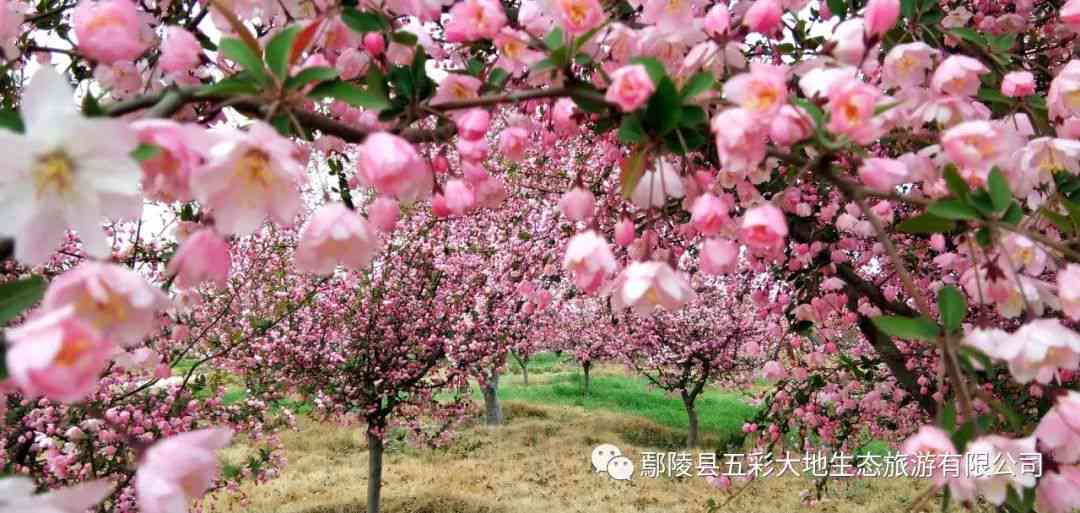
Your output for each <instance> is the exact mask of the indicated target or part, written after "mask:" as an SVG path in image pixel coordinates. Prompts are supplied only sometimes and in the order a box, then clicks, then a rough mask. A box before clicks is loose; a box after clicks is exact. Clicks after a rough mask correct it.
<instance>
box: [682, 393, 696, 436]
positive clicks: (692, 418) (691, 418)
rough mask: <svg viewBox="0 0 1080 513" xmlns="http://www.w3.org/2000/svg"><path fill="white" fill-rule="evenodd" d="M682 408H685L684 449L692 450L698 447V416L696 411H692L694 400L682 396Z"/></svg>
mask: <svg viewBox="0 0 1080 513" xmlns="http://www.w3.org/2000/svg"><path fill="white" fill-rule="evenodd" d="M683 406H686V419H687V421H688V422H687V426H686V448H687V449H693V448H695V447H697V446H698V445H700V440H698V416H697V410H695V409H694V399H693V398H691V397H687V396H683Z"/></svg>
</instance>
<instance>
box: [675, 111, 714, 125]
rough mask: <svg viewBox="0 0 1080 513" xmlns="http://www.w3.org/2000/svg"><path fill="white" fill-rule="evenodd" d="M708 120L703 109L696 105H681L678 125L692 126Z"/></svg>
mask: <svg viewBox="0 0 1080 513" xmlns="http://www.w3.org/2000/svg"><path fill="white" fill-rule="evenodd" d="M708 122H709V118H708V116H707V115H706V114H705V109H703V108H701V107H698V106H697V105H683V108H682V116H680V118H679V126H684V127H686V128H693V127H696V126H698V125H703V124H705V123H708Z"/></svg>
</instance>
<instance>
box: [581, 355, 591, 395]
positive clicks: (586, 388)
mask: <svg viewBox="0 0 1080 513" xmlns="http://www.w3.org/2000/svg"><path fill="white" fill-rule="evenodd" d="M581 368H582V369H583V370H584V371H585V397H589V369H591V368H592V360H588V361H586V362H585V363H583V364H581Z"/></svg>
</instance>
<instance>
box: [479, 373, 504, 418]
mask: <svg viewBox="0 0 1080 513" xmlns="http://www.w3.org/2000/svg"><path fill="white" fill-rule="evenodd" d="M480 390H481V391H482V392H483V393H484V411H485V412H486V413H487V415H486V416H487V425H489V426H498V425H501V424H502V423H503V413H502V405H500V404H499V377H498V376H496V377H495V378H494V379H490V380H488V382H487V383H486V384H484V386H482V387H480Z"/></svg>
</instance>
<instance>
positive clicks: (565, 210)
mask: <svg viewBox="0 0 1080 513" xmlns="http://www.w3.org/2000/svg"><path fill="white" fill-rule="evenodd" d="M559 210H561V211H562V214H563V215H564V216H566V218H567V219H569V220H571V221H588V220H589V219H592V216H593V212H594V211H595V210H596V198H594V197H593V194H592V193H591V192H589V191H587V190H585V189H582V188H581V187H574V188H573V189H570V190H569V191H566V192H565V193H564V194H563V195H562V198H559Z"/></svg>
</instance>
